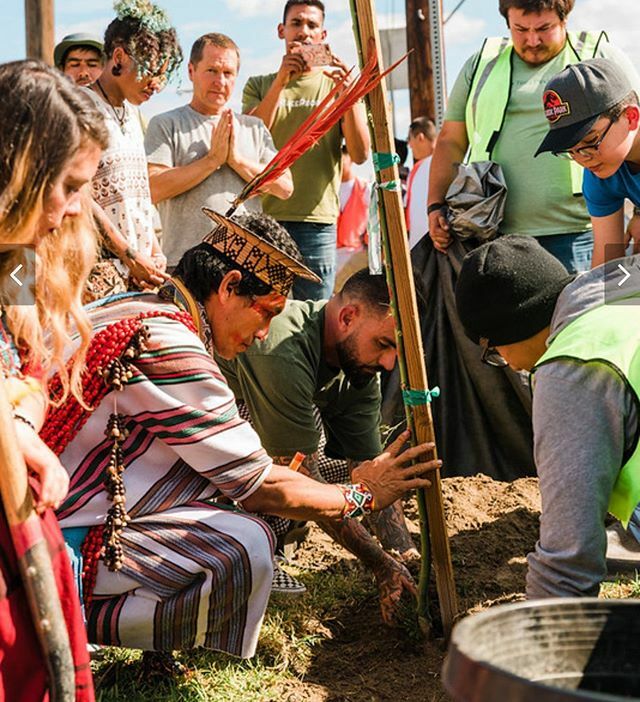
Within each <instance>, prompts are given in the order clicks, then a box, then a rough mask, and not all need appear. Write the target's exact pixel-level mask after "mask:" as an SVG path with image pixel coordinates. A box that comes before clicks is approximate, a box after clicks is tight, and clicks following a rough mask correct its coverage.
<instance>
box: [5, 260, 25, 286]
mask: <svg viewBox="0 0 640 702" xmlns="http://www.w3.org/2000/svg"><path fill="white" fill-rule="evenodd" d="M22 268H24V266H23V265H22V264H20V265H19V266H16V267H15V268H14V269H13V270H12V271H11V273H9V277H10V278H11V280H13V282H14V283H17V284H18V285H19V286H20V287H22V285H23V283H22V281H21V280H20V278H18V273H19V272H20V271H21V270H22Z"/></svg>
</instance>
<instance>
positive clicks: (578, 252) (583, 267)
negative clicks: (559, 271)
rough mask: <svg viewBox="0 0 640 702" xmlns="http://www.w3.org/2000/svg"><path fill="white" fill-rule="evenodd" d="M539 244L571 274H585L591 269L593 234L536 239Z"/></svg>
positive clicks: (540, 237)
mask: <svg viewBox="0 0 640 702" xmlns="http://www.w3.org/2000/svg"><path fill="white" fill-rule="evenodd" d="M535 238H536V239H537V240H538V243H539V244H540V245H541V246H542V247H543V248H545V249H546V250H547V251H548V252H549V253H550V254H553V255H554V256H555V257H556V258H557V259H558V261H560V263H562V264H563V265H564V267H565V268H566V269H567V270H568V271H569V273H584V272H585V271H588V270H590V269H591V257H592V256H593V232H592V231H591V230H589V231H588V232H581V233H579V234H550V235H549V236H537V237H535Z"/></svg>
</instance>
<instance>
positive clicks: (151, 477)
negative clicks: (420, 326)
mask: <svg viewBox="0 0 640 702" xmlns="http://www.w3.org/2000/svg"><path fill="white" fill-rule="evenodd" d="M151 309H153V310H154V311H156V312H157V311H158V310H162V309H166V310H167V312H169V313H175V312H176V311H177V309H178V308H177V307H176V306H175V305H173V304H171V303H168V302H166V301H164V300H161V299H160V298H158V297H157V296H156V295H153V294H136V295H130V294H127V295H122V296H117V297H115V298H110V299H107V301H106V302H104V303H101V304H99V305H97V306H93V307H92V309H91V311H90V314H91V318H92V322H93V325H94V330H95V332H97V331H100V330H101V329H103V328H104V327H105V326H107V325H108V324H109V323H112V322H115V321H118V320H119V319H122V318H125V317H129V316H134V315H136V314H139V313H144V312H147V311H149V310H151ZM144 324H145V326H146V327H147V329H148V332H149V339H148V343H147V350H146V351H145V352H143V353H142V355H141V356H140V357H139V358H138V359H136V360H135V362H134V365H133V377H132V378H131V379H130V380H129V382H128V383H127V385H126V386H125V387H124V389H123V390H122V391H120V392H116V391H112V392H110V393H108V394H107V395H106V396H105V398H104V399H103V400H102V402H101V403H100V404H99V406H98V407H97V408H96V410H95V411H94V412H93V414H92V415H91V417H90V418H89V420H88V421H87V423H86V424H85V425H84V426H83V428H82V429H81V430H80V432H79V433H78V435H77V436H76V437H75V439H74V440H73V441H72V442H71V443H70V444H69V446H68V447H67V448H66V449H65V451H64V452H63V453H62V455H61V456H60V459H61V461H62V464H63V465H64V466H66V468H67V470H69V472H70V476H71V486H70V491H69V495H68V497H67V499H66V501H65V502H64V504H63V505H62V506H61V508H60V509H59V510H58V518H59V520H60V524H61V526H62V527H63V528H64V527H78V526H83V527H91V526H95V525H97V524H101V523H103V522H104V519H105V516H106V513H107V510H108V509H109V507H110V506H111V502H110V501H109V498H108V496H107V494H106V492H105V489H104V484H103V480H104V475H105V469H106V467H107V465H108V462H109V458H110V449H111V441H110V439H109V438H108V437H107V436H106V435H105V427H106V426H107V420H108V418H109V415H110V414H111V413H113V412H114V411H117V412H118V413H119V414H121V415H124V417H125V420H124V421H125V427H126V429H127V430H128V432H129V435H128V437H127V439H126V441H125V442H124V444H123V445H122V448H123V457H124V465H125V470H124V474H123V477H124V484H125V489H126V506H127V511H128V514H129V517H130V518H131V521H130V523H129V524H128V525H127V526H126V527H125V529H124V531H123V532H122V538H121V542H122V545H123V550H124V562H123V566H122V569H121V570H120V571H118V572H110V571H108V570H107V569H106V567H105V566H104V564H102V563H100V566H99V568H98V573H97V580H96V586H95V590H94V595H93V600H92V602H91V604H90V605H89V607H88V609H87V612H86V616H87V627H88V632H89V639H90V641H92V642H94V643H98V644H106V645H115V646H127V647H131V648H142V649H155V650H172V649H188V648H193V647H195V646H205V647H207V648H212V649H217V650H221V651H226V652H228V653H231V654H233V655H237V656H242V657H250V656H252V655H253V653H254V652H255V647H256V643H257V639H258V634H259V630H260V625H261V622H262V618H263V615H264V610H265V608H266V604H267V601H268V598H269V593H270V589H271V580H272V575H273V564H272V553H273V546H274V544H273V534H272V532H271V530H270V529H269V527H268V526H267V525H266V524H265V523H264V522H262V521H261V520H260V519H258V518H256V517H253V516H250V515H248V514H246V513H243V512H241V511H239V510H235V509H230V508H225V507H222V506H218V505H215V504H212V500H214V499H215V498H216V497H217V496H222V495H224V496H226V497H228V498H231V499H232V500H234V501H236V502H242V500H243V499H245V498H246V497H248V496H249V495H250V494H251V493H252V492H254V491H255V490H256V489H257V488H258V487H259V486H260V485H261V484H262V481H263V480H264V479H265V477H266V475H267V473H268V472H269V470H270V468H271V460H270V458H269V457H268V456H267V454H266V453H265V451H264V450H263V449H262V447H261V445H260V441H259V439H258V437H257V435H256V433H255V432H254V430H253V429H252V428H251V426H250V425H249V424H248V423H247V422H245V421H244V420H243V419H242V418H241V417H240V416H239V414H238V410H237V407H236V403H235V399H234V396H233V393H232V392H231V390H230V389H229V387H228V385H227V383H226V381H225V379H224V376H223V375H222V373H221V372H220V370H219V369H218V366H217V364H216V363H215V361H214V360H213V358H212V355H211V353H210V352H209V351H207V349H206V348H205V345H204V343H203V341H202V340H201V339H200V338H199V337H198V336H197V335H196V334H194V333H193V332H192V331H190V330H189V329H188V328H187V327H186V326H185V325H184V324H182V323H181V322H180V321H177V320H175V319H170V318H169V317H163V316H158V317H152V318H149V319H145V321H144Z"/></svg>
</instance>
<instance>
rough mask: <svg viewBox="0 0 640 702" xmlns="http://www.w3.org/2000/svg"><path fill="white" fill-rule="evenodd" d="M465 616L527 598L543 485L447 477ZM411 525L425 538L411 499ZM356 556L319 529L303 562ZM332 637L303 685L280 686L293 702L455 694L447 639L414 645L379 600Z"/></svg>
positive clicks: (353, 611) (299, 557) (357, 610)
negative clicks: (444, 678) (390, 623)
mask: <svg viewBox="0 0 640 702" xmlns="http://www.w3.org/2000/svg"><path fill="white" fill-rule="evenodd" d="M443 496H444V506H445V513H446V518H447V526H448V530H449V536H450V541H451V554H452V560H453V567H454V574H455V580H456V588H457V591H458V597H459V607H460V614H461V616H464V615H465V614H467V613H470V612H474V611H477V610H480V609H484V608H487V607H490V606H491V605H493V604H497V603H502V602H509V601H513V600H516V599H521V598H522V597H523V593H524V582H525V581H524V579H525V572H526V560H525V557H526V554H527V553H528V552H529V551H531V550H532V549H533V547H534V545H535V542H536V539H537V534H538V518H539V514H540V495H539V492H538V482H537V480H536V479H534V478H523V479H521V480H517V481H515V482H513V483H501V482H497V481H494V480H492V479H491V478H489V477H487V476H484V475H478V476H474V477H471V478H448V479H445V480H444V481H443ZM405 511H406V515H407V519H408V521H409V528H410V530H411V532H412V533H413V534H414V536H415V538H416V543H419V540H418V533H419V526H418V513H417V506H416V503H415V501H414V500H412V501H409V502H407V504H406V510H405ZM345 558H349V556H348V555H346V554H345V551H344V550H343V549H342V548H340V547H339V546H337V545H335V544H334V543H332V542H331V541H330V540H329V538H328V537H327V536H325V534H324V533H323V532H321V531H320V530H319V529H317V528H315V527H313V528H312V530H311V532H310V535H309V537H308V538H307V541H306V542H305V543H304V544H303V545H302V546H301V548H300V549H299V550H298V552H297V554H296V559H295V560H296V562H297V563H298V564H300V565H301V566H303V567H304V565H305V563H306V564H308V565H310V566H312V567H313V568H317V567H318V566H319V565H320V564H321V563H326V564H327V565H329V564H335V563H336V562H338V561H340V560H344V559H345ZM331 631H332V636H331V638H328V639H326V640H325V641H323V643H321V644H319V645H318V646H317V647H316V648H315V649H314V659H313V663H312V665H311V668H310V670H309V671H308V673H307V676H306V679H305V681H304V682H291V683H289V684H287V685H286V686H285V687H283V688H282V690H281V695H280V699H282V700H283V701H286V702H321V701H322V702H325V701H330V702H365V701H367V702H383V701H387V700H389V701H393V702H397V701H398V700H403V701H406V702H413V701H414V700H421V701H422V700H425V701H428V702H439V701H440V700H442V701H444V700H448V699H449V698H448V697H447V695H446V694H445V692H444V691H443V689H442V686H441V683H440V670H441V668H442V662H443V660H444V655H445V645H444V642H443V641H442V640H438V639H436V640H430V641H427V642H424V643H423V642H420V643H415V641H413V640H411V638H410V637H409V636H408V635H407V632H406V631H405V630H402V629H389V628H387V627H385V626H383V625H382V623H381V620H380V616H379V613H378V603H377V601H376V599H375V598H370V599H368V600H367V601H364V602H362V603H359V604H358V605H357V606H355V607H350V608H349V610H348V611H345V612H344V614H343V616H342V617H340V619H339V620H338V621H335V622H332V624H331Z"/></svg>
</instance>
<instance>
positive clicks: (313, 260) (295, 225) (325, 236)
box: [280, 222, 336, 300]
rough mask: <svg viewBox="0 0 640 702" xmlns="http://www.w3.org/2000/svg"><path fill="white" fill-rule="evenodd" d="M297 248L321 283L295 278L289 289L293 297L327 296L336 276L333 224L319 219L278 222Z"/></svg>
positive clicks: (331, 290) (331, 289)
mask: <svg viewBox="0 0 640 702" xmlns="http://www.w3.org/2000/svg"><path fill="white" fill-rule="evenodd" d="M280 224H281V225H282V226H283V227H284V228H285V229H286V230H287V231H288V232H289V234H291V236H292V237H293V239H294V240H295V242H296V244H298V247H299V248H300V251H301V253H302V256H303V258H304V262H305V263H306V265H307V267H308V268H310V269H311V270H312V271H313V272H314V273H316V274H317V275H318V276H319V277H320V278H321V279H322V282H321V283H314V282H312V281H310V280H305V279H304V278H296V281H295V283H294V284H293V288H292V293H293V297H294V299H296V300H328V299H329V298H330V297H331V293H333V286H334V283H335V279H336V225H335V224H323V223H321V222H280Z"/></svg>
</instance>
